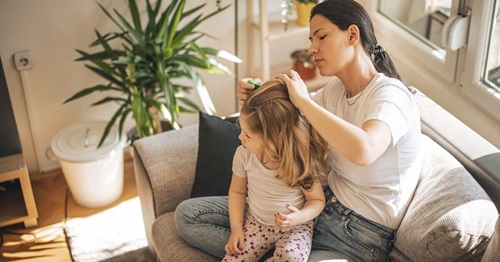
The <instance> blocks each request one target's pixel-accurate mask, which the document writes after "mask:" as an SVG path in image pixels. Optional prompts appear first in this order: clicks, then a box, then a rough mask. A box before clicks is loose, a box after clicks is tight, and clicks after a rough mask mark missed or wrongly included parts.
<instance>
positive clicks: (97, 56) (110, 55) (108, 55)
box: [75, 50, 125, 61]
mask: <svg viewBox="0 0 500 262" xmlns="http://www.w3.org/2000/svg"><path fill="white" fill-rule="evenodd" d="M76 51H77V52H78V53H80V55H81V57H80V58H78V59H75V61H89V60H105V59H116V58H118V57H120V56H123V55H124V54H125V53H124V52H123V51H116V50H113V51H112V52H106V51H101V52H97V53H93V54H88V53H86V52H84V51H81V50H76Z"/></svg>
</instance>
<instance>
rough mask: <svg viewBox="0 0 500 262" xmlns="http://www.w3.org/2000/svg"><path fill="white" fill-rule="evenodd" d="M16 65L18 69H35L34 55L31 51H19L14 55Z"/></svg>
mask: <svg viewBox="0 0 500 262" xmlns="http://www.w3.org/2000/svg"><path fill="white" fill-rule="evenodd" d="M14 64H15V65H16V69H17V70H19V71H21V70H26V69H30V68H32V67H33V64H34V61H33V55H31V51H30V50H24V51H18V52H15V53H14Z"/></svg>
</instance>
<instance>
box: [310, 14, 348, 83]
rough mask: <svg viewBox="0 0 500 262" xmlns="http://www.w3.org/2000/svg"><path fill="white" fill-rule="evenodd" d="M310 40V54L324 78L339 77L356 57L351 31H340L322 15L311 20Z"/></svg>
mask: <svg viewBox="0 0 500 262" xmlns="http://www.w3.org/2000/svg"><path fill="white" fill-rule="evenodd" d="M309 40H310V41H311V46H310V47H309V52H310V53H311V54H313V55H314V62H315V63H316V66H317V67H318V69H319V72H320V73H321V75H323V76H333V75H337V74H338V73H339V72H341V71H342V70H343V69H344V68H345V66H346V64H348V63H349V62H350V61H351V60H352V57H353V55H354V53H353V51H354V50H353V48H350V47H352V46H351V45H350V37H349V30H346V31H342V30H340V29H339V28H338V27H337V25H335V24H333V23H332V22H330V20H328V19H327V18H326V17H324V16H322V15H315V16H314V17H313V18H312V19H311V24H310V35H309Z"/></svg>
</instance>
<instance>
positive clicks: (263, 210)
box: [233, 146, 305, 226]
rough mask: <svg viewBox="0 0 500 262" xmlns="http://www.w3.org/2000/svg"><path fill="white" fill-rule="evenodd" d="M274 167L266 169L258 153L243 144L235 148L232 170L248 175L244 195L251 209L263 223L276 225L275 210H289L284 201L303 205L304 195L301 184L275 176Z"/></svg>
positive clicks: (286, 211) (299, 205)
mask: <svg viewBox="0 0 500 262" xmlns="http://www.w3.org/2000/svg"><path fill="white" fill-rule="evenodd" d="M276 173H277V170H276V169H267V168H266V167H265V166H264V165H263V164H262V163H261V162H260V160H259V158H258V157H257V155H255V154H252V153H250V152H248V151H247V150H246V149H245V148H244V147H243V146H239V147H238V148H237V149H236V152H235V154H234V158H233V174H234V175H236V176H239V177H245V178H246V179H247V195H248V206H249V209H250V213H251V214H252V215H253V216H254V217H255V219H256V220H257V221H258V222H259V223H261V224H263V225H268V226H271V225H275V219H274V214H275V213H276V212H282V213H284V214H288V213H290V211H289V210H288V209H287V208H286V205H287V204H290V205H293V206H295V207H296V208H298V209H302V207H303V206H304V204H305V196H304V193H303V192H302V190H301V189H300V187H298V186H297V187H290V186H289V185H288V184H287V183H286V182H285V181H284V180H282V179H277V178H276V177H275V176H276Z"/></svg>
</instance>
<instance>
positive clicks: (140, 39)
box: [115, 10, 146, 48]
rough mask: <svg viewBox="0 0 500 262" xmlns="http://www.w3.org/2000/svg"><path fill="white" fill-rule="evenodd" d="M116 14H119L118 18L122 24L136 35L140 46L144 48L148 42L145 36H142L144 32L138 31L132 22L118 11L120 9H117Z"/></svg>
mask: <svg viewBox="0 0 500 262" xmlns="http://www.w3.org/2000/svg"><path fill="white" fill-rule="evenodd" d="M115 13H116V16H118V19H120V21H121V23H122V25H123V26H124V27H125V28H126V29H127V31H128V32H129V33H130V34H131V35H132V36H133V37H134V39H135V40H136V41H137V43H138V44H139V46H141V47H142V48H144V47H145V46H146V42H145V41H144V38H143V37H142V34H141V33H140V32H138V31H136V30H135V29H134V28H132V26H130V24H129V23H128V22H127V20H125V18H123V16H122V15H121V14H120V13H118V11H116V10H115Z"/></svg>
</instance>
